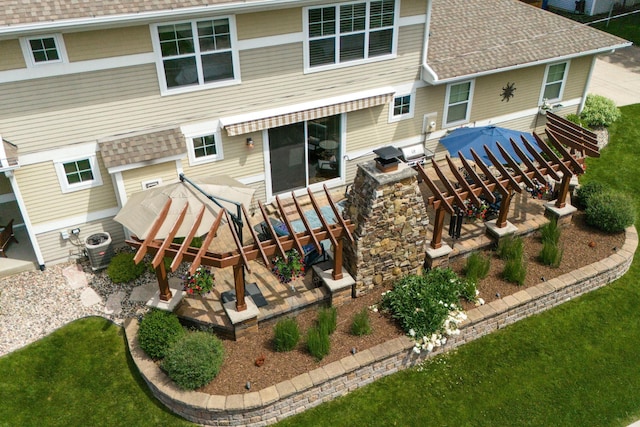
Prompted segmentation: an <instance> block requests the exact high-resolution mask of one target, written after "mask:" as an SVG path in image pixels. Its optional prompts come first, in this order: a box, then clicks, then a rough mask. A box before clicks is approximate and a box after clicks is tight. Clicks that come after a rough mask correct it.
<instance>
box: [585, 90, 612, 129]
mask: <svg viewBox="0 0 640 427" xmlns="http://www.w3.org/2000/svg"><path fill="white" fill-rule="evenodd" d="M620 116H621V113H620V110H619V109H618V108H617V107H616V104H615V103H614V102H613V101H612V100H611V99H609V98H606V97H604V96H601V95H594V94H589V95H587V99H586V100H585V103H584V108H583V109H582V112H581V113H580V119H581V120H583V121H584V122H585V123H586V124H587V125H589V126H590V127H596V126H610V125H611V124H612V123H613V122H615V121H616V120H618V119H619V118H620Z"/></svg>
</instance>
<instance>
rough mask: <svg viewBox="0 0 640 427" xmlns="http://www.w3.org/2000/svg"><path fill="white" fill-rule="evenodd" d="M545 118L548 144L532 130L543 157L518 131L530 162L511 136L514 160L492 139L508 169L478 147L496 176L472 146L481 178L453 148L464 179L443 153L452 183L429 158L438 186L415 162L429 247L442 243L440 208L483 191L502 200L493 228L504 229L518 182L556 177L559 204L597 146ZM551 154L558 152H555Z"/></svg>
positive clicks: (562, 122)
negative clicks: (429, 217)
mask: <svg viewBox="0 0 640 427" xmlns="http://www.w3.org/2000/svg"><path fill="white" fill-rule="evenodd" d="M548 119H549V123H548V125H547V128H546V129H545V133H546V135H547V137H548V141H549V142H545V141H543V140H542V139H541V138H540V137H539V136H538V135H537V134H536V133H535V132H534V133H533V137H534V138H535V140H536V142H537V144H538V146H539V147H540V148H541V149H542V151H543V153H544V155H541V154H540V153H538V152H537V151H536V149H535V148H534V146H533V144H531V142H530V141H528V140H527V139H526V138H525V137H524V136H522V135H521V139H522V143H523V144H524V148H526V150H527V151H528V152H529V153H531V155H532V157H533V158H534V160H533V161H532V160H531V159H530V158H529V157H528V156H527V155H526V153H525V151H524V150H523V149H522V148H521V147H520V146H519V145H518V144H517V143H516V142H515V141H514V140H513V139H511V140H510V141H509V142H510V143H511V145H512V147H513V148H514V151H515V153H516V156H517V157H518V159H514V158H513V157H512V156H511V155H509V153H508V152H507V150H506V149H505V148H504V147H503V146H502V145H501V144H500V143H497V146H498V150H499V151H500V154H501V155H502V157H503V158H504V159H505V164H506V165H507V167H508V168H507V167H505V165H504V164H503V163H502V162H501V161H500V160H498V158H497V156H496V154H494V153H493V152H491V150H490V149H489V148H488V147H487V146H486V145H485V146H483V148H484V151H485V153H486V155H487V157H488V158H489V159H490V161H491V165H492V167H493V169H494V170H495V171H496V172H497V174H494V172H493V171H492V170H491V168H490V167H489V166H488V165H487V164H486V163H485V162H484V161H483V160H482V158H481V157H480V156H479V155H478V154H477V153H476V152H475V151H474V150H473V149H471V150H470V152H471V155H472V156H473V159H474V161H475V166H476V167H477V168H479V169H480V170H481V171H482V173H483V174H484V178H483V177H481V176H480V175H479V174H478V172H477V170H476V169H475V168H474V167H473V166H472V165H471V164H470V163H469V161H468V160H467V159H466V158H465V157H464V156H463V155H462V153H460V152H458V157H459V158H460V161H461V163H462V168H460V169H464V170H465V171H466V172H467V175H468V178H465V177H463V176H462V174H461V173H460V170H458V168H457V167H456V166H455V165H454V163H453V162H452V160H451V158H450V157H449V156H446V161H447V165H448V167H449V170H450V172H451V174H452V175H453V177H454V178H455V180H456V181H457V182H456V183H455V184H454V183H452V182H451V181H450V180H449V178H447V176H446V174H445V172H444V171H443V170H442V169H441V167H440V166H439V165H438V164H437V163H436V162H435V160H433V159H432V166H433V168H434V171H435V173H436V175H437V176H438V178H439V179H440V182H441V184H442V187H443V189H440V188H439V187H438V185H437V184H436V182H435V181H434V180H433V179H432V178H431V177H429V175H428V174H427V173H426V171H425V170H424V169H423V168H422V166H420V165H418V166H417V170H418V174H419V176H420V178H422V180H423V181H424V182H425V183H426V185H427V186H428V187H429V189H430V190H431V192H432V193H433V196H431V197H429V198H428V199H427V204H430V205H433V207H434V209H435V219H434V224H433V226H434V231H433V239H432V240H431V247H432V248H433V249H438V248H440V247H441V246H442V233H443V227H444V215H445V212H446V213H449V214H450V215H455V213H456V206H457V207H458V208H460V209H463V208H464V204H465V200H469V201H470V202H471V203H473V204H475V205H480V204H481V203H482V201H481V200H480V199H479V197H478V196H479V195H480V194H485V196H486V197H487V199H488V200H490V201H491V203H495V201H496V197H495V195H494V194H493V193H494V192H498V193H500V194H501V196H502V199H501V200H500V209H499V211H498V218H497V220H496V226H497V227H498V228H502V227H505V226H506V224H507V215H508V212H509V206H510V203H511V199H512V197H513V193H514V192H522V187H521V185H522V184H524V185H526V186H527V187H529V188H534V187H535V186H536V183H535V182H534V180H535V181H539V182H540V183H543V182H546V177H545V176H546V175H549V176H550V177H551V178H552V179H554V180H556V181H558V180H559V181H561V185H560V189H559V191H558V199H557V200H556V203H555V206H556V207H557V208H563V207H564V206H565V203H566V202H565V201H566V198H567V195H568V191H569V185H570V181H571V178H572V177H573V176H574V175H578V174H581V173H583V172H584V167H583V165H584V157H585V156H589V157H598V156H599V155H600V152H599V150H598V146H597V137H596V135H595V134H593V133H592V132H589V131H587V130H586V129H583V128H581V127H580V126H577V125H575V124H573V123H571V122H569V121H568V120H566V119H564V118H562V117H560V116H557V115H555V114H553V113H548ZM552 147H553V148H552ZM567 147H568V148H567ZM554 150H555V151H554ZM556 152H557V153H559V156H558V155H557V154H556ZM545 156H546V158H545ZM534 162H535V163H534ZM558 172H560V173H561V174H562V176H561V175H560V174H559V173H558ZM469 181H471V182H469Z"/></svg>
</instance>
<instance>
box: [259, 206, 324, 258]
mask: <svg viewBox="0 0 640 427" xmlns="http://www.w3.org/2000/svg"><path fill="white" fill-rule="evenodd" d="M269 221H270V222H271V225H272V226H273V229H274V231H275V232H276V234H277V235H278V237H282V236H288V235H289V230H288V229H287V226H286V224H285V223H284V222H282V221H278V220H277V219H274V218H269ZM254 229H255V230H256V232H257V233H258V239H260V241H261V242H262V241H265V240H269V239H271V232H270V231H269V228H268V227H267V224H265V223H264V222H261V223H260V224H258V225H256V226H255V227H254ZM320 246H322V253H320V252H319V251H318V250H317V249H316V247H315V245H313V244H309V245H304V246H303V247H302V249H303V250H304V265H305V267H306V268H309V267H311V266H312V265H314V264H317V263H319V262H323V261H326V260H327V255H326V254H327V251H326V249H325V247H324V244H323V243H322V242H320Z"/></svg>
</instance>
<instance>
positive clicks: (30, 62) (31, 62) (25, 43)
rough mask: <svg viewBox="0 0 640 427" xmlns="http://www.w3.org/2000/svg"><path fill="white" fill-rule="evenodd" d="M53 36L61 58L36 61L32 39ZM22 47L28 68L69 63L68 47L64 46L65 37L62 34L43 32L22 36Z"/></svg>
mask: <svg viewBox="0 0 640 427" xmlns="http://www.w3.org/2000/svg"><path fill="white" fill-rule="evenodd" d="M48 38H52V39H53V40H54V41H55V43H56V50H57V51H58V56H59V59H58V60H56V61H45V62H36V61H35V59H34V58H33V52H32V51H31V45H30V44H29V41H30V40H40V39H48ZM19 40H20V47H21V48H22V54H23V55H24V59H25V62H26V63H27V67H28V68H34V67H43V66H47V65H52V64H68V63H69V57H68V56H67V49H66V48H65V46H64V39H63V38H62V34H42V35H39V36H36V37H20V39H19Z"/></svg>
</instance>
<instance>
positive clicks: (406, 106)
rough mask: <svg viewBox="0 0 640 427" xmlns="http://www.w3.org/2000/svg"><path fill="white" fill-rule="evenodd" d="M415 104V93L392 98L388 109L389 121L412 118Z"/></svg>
mask: <svg viewBox="0 0 640 427" xmlns="http://www.w3.org/2000/svg"><path fill="white" fill-rule="evenodd" d="M414 106H415V94H414V93H408V94H404V95H400V96H395V97H394V98H393V104H392V105H391V108H390V111H389V121H390V122H397V121H400V120H404V119H410V118H413V110H414Z"/></svg>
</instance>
